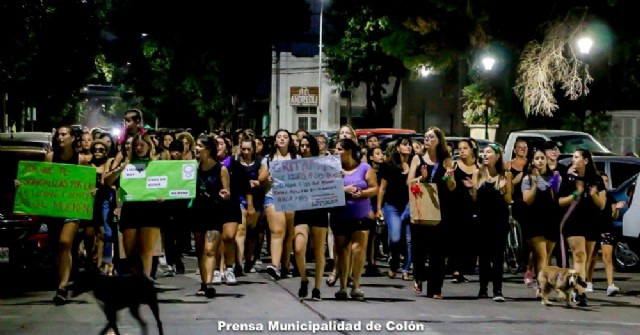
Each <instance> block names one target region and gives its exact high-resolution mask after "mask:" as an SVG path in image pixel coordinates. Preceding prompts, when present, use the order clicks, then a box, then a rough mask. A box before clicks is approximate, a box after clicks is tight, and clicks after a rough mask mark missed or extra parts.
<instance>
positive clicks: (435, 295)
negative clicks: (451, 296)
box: [431, 294, 444, 300]
mask: <svg viewBox="0 0 640 335" xmlns="http://www.w3.org/2000/svg"><path fill="white" fill-rule="evenodd" d="M431 298H433V299H435V300H442V299H443V298H444V297H443V296H442V294H434V295H433V296H432V297H431Z"/></svg>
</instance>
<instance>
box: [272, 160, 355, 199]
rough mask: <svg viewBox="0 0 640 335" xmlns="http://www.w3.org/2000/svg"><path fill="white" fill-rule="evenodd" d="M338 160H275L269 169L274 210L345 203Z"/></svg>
mask: <svg viewBox="0 0 640 335" xmlns="http://www.w3.org/2000/svg"><path fill="white" fill-rule="evenodd" d="M341 170H342V167H341V165H340V159H339V158H338V157H334V156H322V157H311V158H302V159H292V160H275V161H272V162H271V166H270V168H269V171H270V172H271V177H272V178H273V187H272V192H273V198H274V200H275V209H276V210H277V211H299V210H305V209H315V208H327V207H338V206H344V186H343V183H342V174H341V173H340V171H341Z"/></svg>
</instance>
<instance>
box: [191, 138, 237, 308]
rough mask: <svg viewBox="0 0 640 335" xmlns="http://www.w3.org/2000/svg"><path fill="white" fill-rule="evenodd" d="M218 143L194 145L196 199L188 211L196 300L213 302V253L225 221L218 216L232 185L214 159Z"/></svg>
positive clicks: (209, 141)
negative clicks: (196, 278)
mask: <svg viewBox="0 0 640 335" xmlns="http://www.w3.org/2000/svg"><path fill="white" fill-rule="evenodd" d="M216 152H217V141H216V140H215V139H213V138H211V137H210V136H207V135H200V136H199V137H198V140H197V141H196V151H195V155H196V158H197V160H198V180H197V186H196V197H195V198H194V199H193V202H192V204H191V208H190V209H189V216H190V218H191V219H190V220H189V221H190V222H191V223H192V230H193V236H194V240H195V243H196V254H197V256H198V268H199V269H200V280H202V283H201V284H200V289H199V290H198V291H197V292H196V296H206V297H207V298H213V297H214V296H215V294H216V290H215V288H214V287H213V272H214V264H217V263H218V262H217V261H216V259H215V255H216V250H217V248H218V244H219V243H220V240H221V236H222V235H221V231H222V225H223V224H224V222H223V221H224V219H223V218H222V216H221V215H220V213H222V212H223V211H225V210H226V208H225V206H226V202H227V200H229V199H230V198H231V194H230V191H229V190H230V188H231V181H230V177H229V172H228V171H227V168H226V167H224V166H223V165H222V163H220V162H218V160H217V159H216Z"/></svg>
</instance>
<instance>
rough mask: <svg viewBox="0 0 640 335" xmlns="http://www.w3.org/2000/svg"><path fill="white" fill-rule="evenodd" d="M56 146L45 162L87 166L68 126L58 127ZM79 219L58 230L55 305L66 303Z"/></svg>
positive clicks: (68, 221)
mask: <svg viewBox="0 0 640 335" xmlns="http://www.w3.org/2000/svg"><path fill="white" fill-rule="evenodd" d="M54 139H55V141H56V143H55V144H56V146H55V148H56V149H55V150H54V151H50V152H48V153H47V155H46V156H45V158H44V161H45V162H49V163H61V164H79V165H89V162H88V161H87V160H86V159H85V158H84V157H82V156H80V154H79V153H78V152H77V151H76V142H77V138H76V135H75V134H74V133H73V130H72V129H71V127H70V126H67V125H64V126H61V127H58V129H57V130H56V134H55V136H54ZM79 224H80V220H79V219H65V220H64V222H63V224H62V229H61V230H60V237H59V238H58V255H57V265H58V276H59V280H60V281H59V282H58V290H57V291H56V295H55V296H54V297H53V302H54V303H55V304H56V305H64V304H66V303H67V299H68V297H69V291H68V290H67V284H68V283H69V277H70V276H71V268H72V259H73V257H72V255H71V251H72V249H73V241H74V239H75V237H76V233H77V232H78V225H79Z"/></svg>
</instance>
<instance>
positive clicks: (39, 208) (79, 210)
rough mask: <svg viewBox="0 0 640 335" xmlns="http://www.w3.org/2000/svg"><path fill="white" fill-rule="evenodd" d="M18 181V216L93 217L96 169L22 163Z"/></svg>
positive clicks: (16, 202) (16, 206)
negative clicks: (21, 214) (22, 214)
mask: <svg viewBox="0 0 640 335" xmlns="http://www.w3.org/2000/svg"><path fill="white" fill-rule="evenodd" d="M18 181H19V182H20V186H19V187H18V189H17V190H16V198H15V205H14V212H16V213H25V214H33V215H43V216H51V217H62V218H75V219H89V220H90V219H91V218H92V217H93V189H94V188H95V187H96V169H95V168H94V167H90V166H81V165H70V164H57V163H44V162H29V161H20V163H18Z"/></svg>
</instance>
